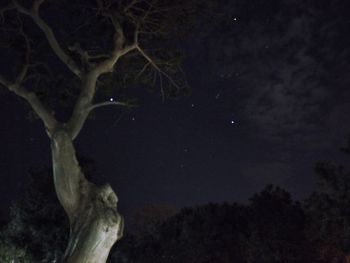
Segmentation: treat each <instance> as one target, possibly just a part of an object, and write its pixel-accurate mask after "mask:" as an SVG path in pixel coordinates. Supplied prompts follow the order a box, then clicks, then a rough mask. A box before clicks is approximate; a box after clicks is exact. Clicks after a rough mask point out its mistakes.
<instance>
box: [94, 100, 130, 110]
mask: <svg viewBox="0 0 350 263" xmlns="http://www.w3.org/2000/svg"><path fill="white" fill-rule="evenodd" d="M104 106H123V107H131V106H132V105H131V104H129V103H127V102H121V101H105V102H100V103H96V104H94V105H92V106H91V107H90V108H89V109H88V110H89V111H90V112H91V111H93V110H95V109H96V108H99V107H104Z"/></svg>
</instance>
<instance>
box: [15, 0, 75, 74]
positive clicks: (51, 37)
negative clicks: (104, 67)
mask: <svg viewBox="0 0 350 263" xmlns="http://www.w3.org/2000/svg"><path fill="white" fill-rule="evenodd" d="M12 2H13V4H14V6H15V7H16V9H17V10H18V12H20V13H22V14H25V15H27V16H29V17H31V18H32V19H33V21H34V22H35V23H36V24H37V26H38V27H39V28H40V29H41V30H42V31H43V33H44V34H45V36H46V39H47V41H48V42H49V44H50V46H51V48H52V50H53V51H54V53H55V54H56V55H57V57H58V58H59V59H60V60H61V61H62V62H63V63H64V64H65V65H66V66H67V67H68V68H69V69H70V70H71V71H72V72H73V73H74V74H75V75H76V76H78V77H79V78H80V77H81V69H80V68H79V67H78V65H76V63H75V62H74V60H73V59H72V58H71V57H70V56H69V55H68V54H67V53H66V52H65V51H64V50H63V49H62V47H61V46H60V44H59V43H58V41H57V39H56V36H55V34H54V33H53V31H52V28H51V27H50V26H49V25H48V24H47V23H46V22H45V21H44V20H43V19H42V18H41V17H40V15H39V9H40V5H41V4H42V3H43V2H44V0H36V1H34V4H33V6H32V9H31V10H27V9H26V8H24V7H23V6H21V5H20V4H19V3H18V2H17V0H12Z"/></svg>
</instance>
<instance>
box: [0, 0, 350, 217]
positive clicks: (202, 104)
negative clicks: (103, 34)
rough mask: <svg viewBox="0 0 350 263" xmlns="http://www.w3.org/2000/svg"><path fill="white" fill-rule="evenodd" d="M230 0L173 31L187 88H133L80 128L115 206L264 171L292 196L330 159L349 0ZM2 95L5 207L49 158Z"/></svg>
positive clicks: (233, 191)
mask: <svg viewBox="0 0 350 263" xmlns="http://www.w3.org/2000/svg"><path fill="white" fill-rule="evenodd" d="M236 2H237V3H236ZM236 2H235V1H232V6H231V5H230V6H227V8H225V12H224V11H220V12H218V13H215V15H214V16H212V17H208V18H207V20H206V21H204V22H203V25H205V29H203V30H199V31H200V32H199V33H200V34H198V35H196V34H194V35H193V36H190V37H188V38H187V40H185V41H184V42H183V43H181V45H182V47H183V50H184V52H185V55H186V60H185V65H184V70H185V71H186V73H187V76H188V81H189V84H190V86H191V87H192V95H191V96H189V97H185V98H179V99H177V100H166V101H165V102H163V101H162V100H161V98H160V96H159V95H156V94H151V93H149V92H147V91H146V90H144V89H141V88H139V89H138V90H137V92H136V93H137V94H138V100H139V104H140V106H139V107H138V108H137V109H135V110H133V111H132V112H130V113H126V114H123V115H122V116H121V114H122V112H121V111H120V110H118V109H116V108H103V109H100V110H99V111H98V113H97V117H96V119H95V120H92V121H90V122H88V123H87V124H86V126H85V127H84V129H83V131H82V133H81V134H80V135H79V137H78V139H77V141H76V145H77V149H78V151H79V152H81V153H82V154H83V155H85V156H88V157H91V158H93V159H95V160H96V163H97V170H98V171H99V173H100V176H102V177H103V179H104V180H106V181H109V182H110V183H111V184H112V186H113V188H114V189H115V191H116V192H117V194H118V196H119V199H120V209H121V211H122V212H124V213H126V214H128V215H130V214H131V213H132V211H134V210H135V209H137V208H139V207H141V206H143V205H145V204H147V203H155V204H168V205H170V206H175V207H182V206H185V205H194V204H203V203H207V202H221V201H229V202H233V201H239V202H243V201H246V200H248V198H249V197H251V196H252V194H253V193H254V192H257V191H259V190H261V189H262V188H263V187H264V186H265V185H266V184H269V183H272V184H277V185H279V186H282V187H283V188H286V189H287V190H289V191H290V192H291V193H292V194H293V195H294V196H295V197H296V198H303V197H305V196H307V195H308V194H309V193H310V192H311V191H312V190H313V189H314V188H315V175H314V173H313V166H314V164H315V162H316V161H319V160H328V159H331V160H332V159H333V160H339V159H340V160H341V155H340V154H339V148H340V147H341V146H342V143H344V142H345V140H346V136H347V134H348V133H349V132H350V123H349V116H350V92H349V85H348V84H349V80H350V77H349V61H350V60H349V56H350V49H349V47H350V39H349V36H348V33H346V32H347V31H348V28H349V26H350V20H349V18H348V15H347V14H349V11H350V8H349V4H348V3H347V2H348V1H332V3H329V2H331V1H319V2H317V3H318V4H316V3H309V2H308V1H289V0H285V1H250V2H249V3H247V1H236ZM244 2H245V3H244ZM305 2H306V3H305ZM311 2H312V1H311ZM314 2H316V1H314ZM327 2H328V3H327ZM234 3H236V4H234ZM215 12H216V11H215ZM208 25H210V26H208ZM1 96H2V97H1V98H0V99H1V103H0V118H1V120H2V121H1V126H0V145H1V148H2V149H1V152H0V171H1V174H0V179H1V184H0V197H1V200H2V205H1V209H2V211H3V213H4V214H6V213H7V211H8V206H9V204H10V202H11V201H13V200H14V199H16V198H17V197H18V195H19V189H20V185H21V183H22V182H23V180H24V179H25V178H26V176H27V170H28V169H29V168H30V167H33V166H34V167H37V166H48V165H50V152H49V141H48V139H47V138H46V134H45V133H44V130H43V128H42V126H41V124H40V123H39V122H34V123H31V122H29V121H27V120H26V118H25V116H26V114H25V110H24V107H23V103H20V102H19V100H18V99H17V98H15V97H14V96H12V95H10V94H8V93H6V92H1Z"/></svg>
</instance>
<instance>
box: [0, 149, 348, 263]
mask: <svg viewBox="0 0 350 263" xmlns="http://www.w3.org/2000/svg"><path fill="white" fill-rule="evenodd" d="M343 152H345V153H347V154H349V152H350V151H349V148H344V149H343ZM83 164H84V167H85V170H86V171H85V173H86V174H88V175H89V174H93V173H95V172H94V171H91V167H93V165H91V162H89V161H87V160H85V161H83ZM315 170H316V173H317V175H318V185H319V187H318V189H317V191H315V192H314V193H312V194H311V195H310V196H309V197H308V198H307V199H305V200H303V201H301V202H297V201H294V200H293V199H292V198H291V195H290V194H289V193H288V192H287V191H286V190H283V189H281V188H279V187H277V186H273V185H269V186H266V187H265V188H264V189H263V190H262V191H261V192H259V193H257V194H255V195H254V196H253V197H252V198H251V199H250V201H249V203H248V204H245V205H242V204H237V203H234V204H229V203H223V204H207V205H203V206H198V207H188V208H184V209H182V210H181V211H179V212H177V213H175V214H174V213H172V212H171V209H170V210H169V209H166V208H161V209H158V210H157V209H153V210H152V209H151V210H149V211H148V214H147V215H146V216H145V215H144V216H143V217H142V216H141V217H139V218H138V219H139V222H138V224H137V227H135V228H134V230H136V231H133V233H128V232H127V233H125V236H124V238H123V239H122V240H121V241H119V242H117V244H116V246H115V247H114V248H113V250H112V251H111V255H110V257H109V262H111V263H114V262H115V263H170V262H174V263H193V262H196V263H213V262H215V263H229V262H230V263H232V262H235V263H240V262H242V263H243V262H244V263H255V262H256V263H278V262H281V263H289V262H290V263H292V262H293V263H297V262H305V263H346V262H349V261H347V257H346V256H347V255H348V254H350V252H349V250H350V173H349V172H347V171H346V169H344V168H343V167H342V166H340V165H336V164H333V163H331V162H322V163H318V164H317V165H316V168H315ZM30 178H31V179H30V181H29V183H28V185H27V186H26V191H25V193H24V196H23V198H22V199H21V200H18V201H17V202H16V203H14V204H13V205H12V207H11V215H10V219H9V221H8V222H6V223H5V224H4V225H3V226H2V229H1V233H0V235H1V239H0V240H1V241H0V262H4V263H7V262H11V263H15V262H18V263H19V262H21V263H24V262H31V263H33V262H59V259H60V257H61V256H62V254H63V253H64V248H65V245H66V242H67V238H68V236H67V235H68V232H69V229H68V222H67V219H66V216H65V214H64V212H63V210H62V208H61V207H60V206H59V203H58V201H57V199H56V196H55V194H54V191H53V189H52V188H53V183H52V176H51V172H50V170H36V171H31V172H30ZM348 260H349V259H348Z"/></svg>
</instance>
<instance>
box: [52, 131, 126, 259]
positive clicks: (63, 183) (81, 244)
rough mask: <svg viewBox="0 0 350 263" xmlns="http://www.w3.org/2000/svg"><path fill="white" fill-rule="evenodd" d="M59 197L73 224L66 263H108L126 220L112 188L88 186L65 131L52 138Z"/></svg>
mask: <svg viewBox="0 0 350 263" xmlns="http://www.w3.org/2000/svg"><path fill="white" fill-rule="evenodd" d="M51 150H52V162H53V174H54V184H55V189H56V193H57V196H58V199H59V201H60V203H61V204H62V206H63V208H64V209H65V211H66V213H67V215H68V217H69V222H70V235H69V243H68V247H67V249H66V252H65V255H64V259H63V262H64V263H105V262H106V260H107V257H108V254H109V251H110V249H111V247H112V246H113V244H114V243H115V242H116V241H117V240H118V239H119V238H121V236H122V233H123V218H122V217H121V215H120V214H119V213H118V212H117V202H118V198H117V196H116V194H115V193H114V192H113V190H112V188H111V187H110V185H108V184H107V185H104V186H101V187H99V186H96V185H94V184H92V183H91V182H89V181H88V180H87V179H86V178H85V176H84V174H83V173H82V170H81V168H80V166H79V164H78V161H77V158H76V155H75V150H74V146H73V142H72V139H71V138H70V136H69V135H68V133H67V132H66V131H65V130H64V129H63V128H62V129H59V130H57V131H56V132H55V133H54V134H53V135H52V136H51Z"/></svg>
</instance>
